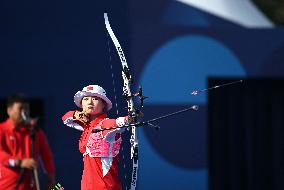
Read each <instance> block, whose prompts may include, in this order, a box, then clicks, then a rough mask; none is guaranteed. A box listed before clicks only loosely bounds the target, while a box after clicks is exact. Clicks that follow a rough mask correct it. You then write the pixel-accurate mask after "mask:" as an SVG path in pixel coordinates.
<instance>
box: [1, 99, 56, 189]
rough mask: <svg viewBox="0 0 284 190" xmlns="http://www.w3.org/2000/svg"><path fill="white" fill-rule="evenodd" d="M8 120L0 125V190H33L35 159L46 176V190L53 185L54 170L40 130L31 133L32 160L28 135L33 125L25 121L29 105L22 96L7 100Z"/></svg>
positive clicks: (27, 120)
mask: <svg viewBox="0 0 284 190" xmlns="http://www.w3.org/2000/svg"><path fill="white" fill-rule="evenodd" d="M7 113H8V116H9V118H8V119H7V120H6V121H4V122H2V123H0V189H1V190H2V189H3V190H15V189H17V190H35V189H36V185H35V178H34V176H33V172H32V171H33V169H34V168H37V166H38V165H39V164H38V162H39V157H41V159H42V161H43V165H44V167H45V170H46V172H47V184H48V189H50V188H51V187H53V186H54V185H55V178H54V175H55V168H54V163H53V159H52V153H51V150H50V147H49V145H48V141H47V139H46V136H45V135H44V133H43V131H42V130H41V129H36V130H35V132H34V139H35V146H34V157H33V156H32V139H31V131H33V129H34V127H35V121H34V120H30V119H29V118H26V117H27V116H28V113H29V103H28V101H27V99H26V97H25V96H24V95H22V94H15V95H12V96H10V97H9V98H8V101H7Z"/></svg>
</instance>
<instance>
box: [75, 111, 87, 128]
mask: <svg viewBox="0 0 284 190" xmlns="http://www.w3.org/2000/svg"><path fill="white" fill-rule="evenodd" d="M73 118H74V119H75V120H77V121H80V122H82V123H83V124H84V125H86V124H87V123H88V122H89V120H90V118H89V116H88V115H86V114H85V113H84V112H81V111H75V112H74V115H73Z"/></svg>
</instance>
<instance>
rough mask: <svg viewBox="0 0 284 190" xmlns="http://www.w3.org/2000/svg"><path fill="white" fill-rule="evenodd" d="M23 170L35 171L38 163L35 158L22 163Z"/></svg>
mask: <svg viewBox="0 0 284 190" xmlns="http://www.w3.org/2000/svg"><path fill="white" fill-rule="evenodd" d="M20 167H21V168H26V169H33V168H36V167H37V163H36V161H35V160H34V159H33V158H25V159H22V161H21V165H20Z"/></svg>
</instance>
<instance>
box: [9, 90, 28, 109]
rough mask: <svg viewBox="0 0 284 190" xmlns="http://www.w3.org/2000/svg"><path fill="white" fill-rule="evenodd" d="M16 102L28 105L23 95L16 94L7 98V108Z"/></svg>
mask: <svg viewBox="0 0 284 190" xmlns="http://www.w3.org/2000/svg"><path fill="white" fill-rule="evenodd" d="M16 102H20V103H27V104H28V103H29V101H28V98H27V97H26V96H25V95H24V94H22V93H17V94H13V95H10V96H8V98H7V107H10V106H12V105H13V104H14V103H16Z"/></svg>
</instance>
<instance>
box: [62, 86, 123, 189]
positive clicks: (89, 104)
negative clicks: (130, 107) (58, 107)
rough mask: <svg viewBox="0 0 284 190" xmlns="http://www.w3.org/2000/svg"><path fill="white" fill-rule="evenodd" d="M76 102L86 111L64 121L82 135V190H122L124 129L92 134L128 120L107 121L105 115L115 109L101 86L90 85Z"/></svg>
mask: <svg viewBox="0 0 284 190" xmlns="http://www.w3.org/2000/svg"><path fill="white" fill-rule="evenodd" d="M74 102H75V104H76V105H77V106H78V107H79V108H82V111H78V110H76V111H69V112H67V113H66V114H65V115H64V116H63V117H62V120H63V123H64V124H65V125H67V126H69V127H72V128H75V129H77V130H80V131H82V135H81V137H80V140H79V150H80V152H81V153H82V154H83V156H84V158H83V161H84V170H83V175H82V180H81V190H121V184H120V182H119V179H118V161H119V157H118V153H119V149H120V145H121V141H122V139H121V133H122V132H123V131H124V129H113V130H105V131H103V132H97V133H92V130H93V129H103V128H109V127H115V126H122V125H124V124H126V123H128V117H119V118H117V119H109V118H107V115H106V113H105V112H106V111H108V110H110V109H111V108H112V103H111V101H110V100H109V99H108V98H107V96H106V92H105V90H104V89H103V88H102V87H100V86H98V85H89V86H86V87H84V88H83V90H82V91H78V92H77V93H76V94H75V96H74Z"/></svg>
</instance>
